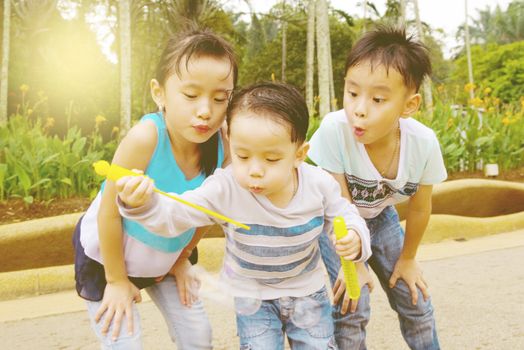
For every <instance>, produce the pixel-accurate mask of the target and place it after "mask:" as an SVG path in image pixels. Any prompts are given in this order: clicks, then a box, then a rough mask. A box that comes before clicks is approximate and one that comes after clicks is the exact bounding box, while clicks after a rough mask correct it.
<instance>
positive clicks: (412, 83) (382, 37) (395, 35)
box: [345, 25, 431, 91]
mask: <svg viewBox="0 0 524 350" xmlns="http://www.w3.org/2000/svg"><path fill="white" fill-rule="evenodd" d="M364 61H368V62H370V64H371V68H372V69H373V67H374V66H378V65H384V67H385V68H386V70H387V71H388V70H389V68H393V69H395V70H397V71H398V72H399V73H400V75H402V77H403V78H404V83H405V84H406V86H408V87H410V88H415V91H418V90H419V88H420V85H421V84H422V80H423V79H424V77H425V76H426V75H428V76H429V75H430V74H431V61H430V59H429V54H428V48H427V47H426V46H425V45H424V44H422V43H421V42H420V41H417V40H415V39H414V38H413V36H412V35H409V36H408V35H406V29H405V28H403V27H399V28H396V27H391V26H384V25H380V26H377V27H376V29H374V30H372V31H369V32H367V33H366V34H364V36H363V37H362V38H360V39H359V40H358V41H357V43H356V44H355V45H354V46H353V48H352V49H351V51H350V52H349V54H348V57H347V59H346V69H345V72H346V73H347V71H348V69H350V68H351V67H354V66H356V65H358V64H359V63H362V62H364Z"/></svg>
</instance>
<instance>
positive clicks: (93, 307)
mask: <svg viewBox="0 0 524 350" xmlns="http://www.w3.org/2000/svg"><path fill="white" fill-rule="evenodd" d="M146 291H147V293H148V294H149V296H150V297H151V299H152V300H153V302H154V303H155V304H156V306H157V307H158V309H159V310H160V311H161V313H162V315H163V316H164V319H165V321H166V323H167V326H168V330H169V335H170V337H171V340H172V341H173V342H174V343H176V346H177V349H180V350H195V349H206V350H207V349H212V345H211V340H212V335H211V325H210V323H209V320H208V318H207V314H206V312H205V310H204V306H203V304H202V302H201V301H199V302H197V303H195V304H193V305H192V306H191V308H188V307H186V306H184V305H182V303H181V302H180V299H179V297H178V291H177V288H176V282H175V279H174V278H173V277H171V276H167V277H166V278H164V280H163V281H162V282H159V283H156V284H155V285H153V286H151V287H148V288H146ZM100 305H101V302H95V301H87V309H88V312H89V318H90V319H91V326H92V327H93V329H94V331H95V334H96V336H97V337H98V339H99V341H100V343H101V345H102V349H121V350H135V349H136V350H138V349H143V346H142V336H141V326H140V315H139V313H138V310H137V307H136V305H134V304H133V317H134V331H133V335H132V336H129V335H128V334H127V321H126V319H125V318H123V319H122V325H121V327H120V336H119V337H118V339H117V340H116V341H112V339H111V336H112V330H113V323H111V326H110V329H109V332H108V333H107V335H106V336H103V335H102V332H101V328H102V324H103V322H102V321H100V322H99V323H95V321H94V316H95V314H96V311H97V310H98V308H99V306H100ZM102 320H103V317H102Z"/></svg>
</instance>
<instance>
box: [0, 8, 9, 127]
mask: <svg viewBox="0 0 524 350" xmlns="http://www.w3.org/2000/svg"><path fill="white" fill-rule="evenodd" d="M10 21H11V0H4V26H3V37H2V82H1V85H0V126H1V125H5V124H6V123H7V82H8V73H9V69H8V68H9V34H10V29H11V24H10Z"/></svg>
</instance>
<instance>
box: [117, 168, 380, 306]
mask: <svg viewBox="0 0 524 350" xmlns="http://www.w3.org/2000/svg"><path fill="white" fill-rule="evenodd" d="M298 179H299V185H298V189H297V193H296V194H295V196H294V197H293V198H292V199H291V201H290V202H289V204H288V205H287V206H286V207H285V208H280V207H276V206H274V205H273V204H272V203H271V202H270V201H269V199H268V198H267V197H265V196H263V195H257V194H253V193H251V192H249V191H248V190H246V189H244V188H242V187H241V186H239V185H238V183H237V182H236V181H235V179H234V177H233V172H232V169H231V167H229V168H226V169H217V171H216V172H215V174H214V175H212V176H210V177H209V178H207V179H206V180H205V181H204V183H203V184H202V186H200V187H199V188H197V189H195V190H193V191H188V192H185V193H184V194H183V195H181V197H182V198H183V199H184V200H187V201H190V202H192V203H195V204H198V205H201V206H203V207H205V208H208V209H210V210H213V211H216V212H219V213H221V214H223V215H226V216H228V217H231V218H234V219H235V220H237V221H240V222H242V223H244V224H246V225H249V226H250V227H251V229H250V230H249V231H248V230H245V229H242V228H237V227H235V226H233V225H230V224H228V223H225V222H223V221H220V220H219V219H216V218H213V217H209V216H207V215H206V214H204V213H202V212H200V211H197V210H195V209H192V208H190V207H187V206H185V205H183V204H180V203H179V202H177V201H174V200H171V199H169V198H167V197H164V196H159V195H157V194H155V195H154V196H153V198H154V199H153V200H152V201H151V202H149V203H148V204H147V205H145V206H143V207H140V208H132V209H129V208H124V207H122V205H121V203H120V204H119V206H120V213H121V214H122V216H123V217H127V218H130V219H132V220H136V221H138V222H140V223H141V224H142V225H144V226H145V227H146V228H147V229H148V230H149V231H151V232H154V233H157V234H164V235H165V234H168V235H173V236H176V235H179V234H180V233H182V232H184V231H185V230H187V228H188V227H198V226H207V225H211V224H214V223H218V224H220V225H221V226H222V228H223V230H224V233H225V236H226V254H225V261H224V266H223V269H222V277H223V278H224V280H225V282H226V283H227V285H228V287H231V292H232V293H233V295H235V296H244V297H253V298H257V299H262V300H269V299H276V298H280V297H283V296H295V297H302V296H306V295H309V294H312V293H314V292H315V291H318V290H319V289H320V288H322V287H323V286H324V284H325V280H324V274H323V270H322V266H321V259H320V251H319V247H318V237H319V235H321V234H326V233H325V232H329V233H331V231H332V224H333V219H334V218H335V217H336V216H343V217H344V219H345V221H346V225H347V226H348V228H352V229H354V230H355V231H356V232H357V233H358V234H359V236H360V238H361V241H362V252H361V256H360V259H359V261H365V260H367V259H368V257H369V256H370V255H371V248H370V238H369V231H368V229H367V227H366V223H365V221H364V220H363V219H362V218H361V217H360V216H359V215H358V211H357V209H356V207H355V206H354V205H352V204H351V203H350V202H349V201H347V200H346V199H345V198H343V197H342V196H341V194H340V186H339V185H338V183H337V182H336V181H335V180H334V179H333V177H332V176H331V175H330V174H328V173H327V172H325V171H324V170H322V169H321V168H319V167H314V166H311V165H308V164H305V163H303V164H302V165H301V166H300V167H299V168H298Z"/></svg>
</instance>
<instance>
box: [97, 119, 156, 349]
mask: <svg viewBox="0 0 524 350" xmlns="http://www.w3.org/2000/svg"><path fill="white" fill-rule="evenodd" d="M155 144H156V128H155V126H154V125H153V124H150V123H140V124H138V125H136V126H135V127H133V128H132V129H131V130H130V131H129V133H128V134H127V135H126V137H124V139H122V141H121V143H120V144H119V146H118V148H117V150H116V153H115V156H114V158H113V162H114V163H115V164H119V165H121V166H125V167H128V168H130V169H145V168H146V167H147V164H148V163H149V158H150V156H151V154H153V151H154V147H155ZM115 198H116V190H115V183H114V182H113V181H109V180H108V181H106V183H105V188H104V191H103V194H102V201H101V204H100V209H99V213H98V231H99V241H100V253H101V255H102V259H103V264H104V270H105V277H106V280H107V285H106V288H105V290H104V297H103V299H102V304H101V306H100V308H99V309H98V311H97V313H96V315H95V320H96V321H97V322H98V321H100V319H101V318H102V315H104V314H106V315H105V317H104V324H103V326H102V332H103V333H107V332H108V330H109V327H110V325H111V322H113V324H114V326H113V333H112V337H113V338H114V339H116V338H117V337H118V335H119V334H120V324H121V321H122V318H123V317H125V318H126V319H127V323H128V329H127V331H128V332H129V333H132V332H133V327H134V325H133V311H132V304H133V301H135V302H140V301H141V296H140V291H139V289H138V288H137V287H136V286H135V285H134V284H133V283H131V282H130V281H129V279H128V277H127V269H126V266H125V260H124V247H123V230H122V218H121V216H120V214H119V213H118V207H117V206H116V201H115Z"/></svg>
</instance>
